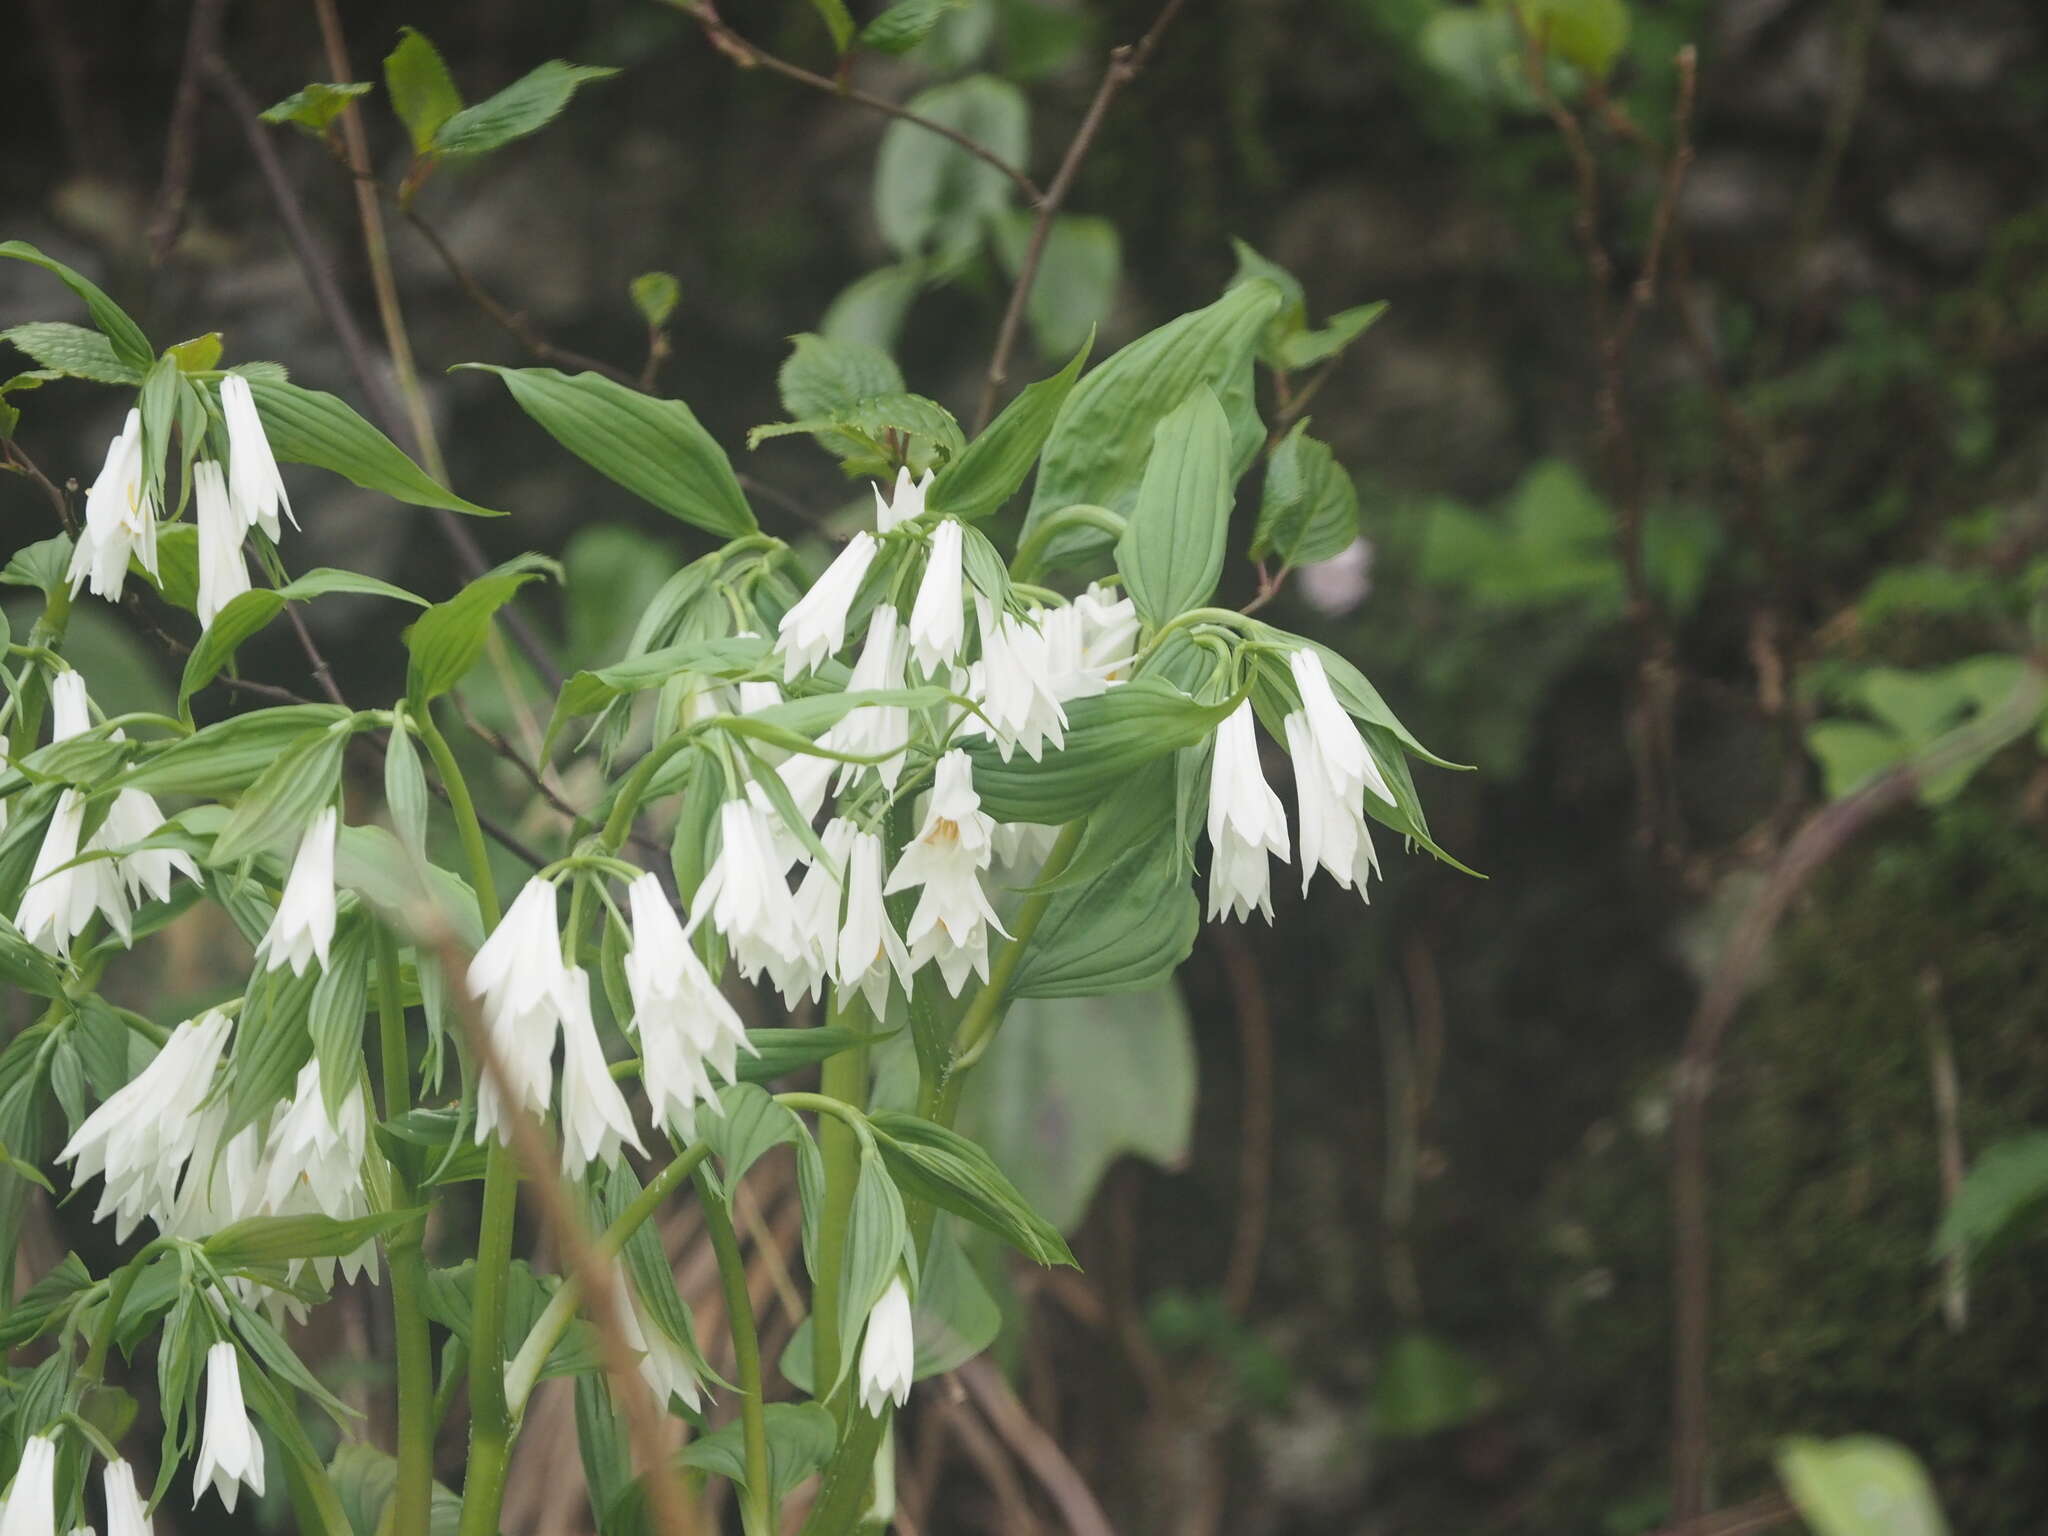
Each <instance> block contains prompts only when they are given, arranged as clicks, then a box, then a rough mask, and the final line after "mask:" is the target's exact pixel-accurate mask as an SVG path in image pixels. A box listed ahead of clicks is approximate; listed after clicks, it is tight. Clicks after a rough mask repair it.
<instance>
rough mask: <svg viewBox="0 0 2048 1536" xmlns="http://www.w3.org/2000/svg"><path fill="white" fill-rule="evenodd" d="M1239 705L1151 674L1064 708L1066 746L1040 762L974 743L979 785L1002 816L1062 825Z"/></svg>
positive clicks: (993, 812)
mask: <svg viewBox="0 0 2048 1536" xmlns="http://www.w3.org/2000/svg"><path fill="white" fill-rule="evenodd" d="M1236 707H1237V701H1236V700H1235V699H1231V700H1226V701H1225V702H1223V703H1221V704H1202V703H1198V702H1197V701H1195V700H1194V699H1191V698H1189V697H1188V696H1187V695H1186V694H1184V693H1181V692H1180V691H1179V690H1177V689H1175V688H1173V687H1171V686H1169V685H1168V684H1166V683H1162V682H1159V681H1156V680H1154V679H1150V678H1145V679H1140V680H1139V681H1137V682H1134V683H1127V684H1125V685H1123V686H1122V687H1118V688H1112V689H1110V690H1109V691H1108V692H1107V693H1102V694H1097V695H1096V696H1095V697H1094V698H1089V699H1075V700H1073V701H1072V702H1071V703H1069V704H1068V705H1067V707H1066V708H1067V731H1066V738H1067V744H1066V746H1065V747H1064V748H1063V749H1061V750H1059V751H1057V752H1052V751H1049V752H1047V753H1046V754H1045V756H1044V758H1043V760H1042V761H1040V762H1036V763H1034V762H1032V761H1031V760H1030V759H1029V758H1027V757H1025V756H1024V755H1023V754H1022V753H1017V754H1014V755H1013V756H1012V758H1011V760H1010V761H1009V762H1007V763H1006V762H1004V761H1003V760H1002V756H1001V754H1000V753H999V752H998V751H997V750H996V746H995V743H993V742H990V741H987V740H980V739H977V740H974V741H971V742H969V743H968V747H967V750H968V753H969V755H970V756H971V757H972V758H973V759H974V789H975V793H976V794H978V795H980V796H981V808H982V810H984V811H985V812H987V813H988V814H989V815H990V816H993V817H994V818H995V819H996V820H997V821H1028V822H1038V823H1041V824H1043V825H1047V826H1058V825H1061V824H1062V823H1064V822H1069V821H1073V820H1075V819H1076V818H1078V817H1081V816H1085V815H1087V814H1088V812H1090V811H1091V810H1093V809H1094V808H1095V807H1096V806H1098V805H1100V804H1101V803H1102V802H1103V801H1105V800H1107V799H1109V798H1110V797H1111V796H1112V795H1114V794H1116V793H1117V791H1118V790H1120V789H1122V788H1123V787H1124V785H1125V784H1126V783H1127V782H1128V781H1129V778H1130V776H1131V774H1132V773H1133V772H1135V771H1136V770H1137V769H1139V768H1142V767H1143V766H1144V765H1145V764H1147V763H1149V762H1152V761H1153V760H1154V759H1156V758H1159V757H1163V756H1164V755H1165V754H1167V753H1169V752H1173V751H1176V750H1178V749H1179V748H1181V747H1186V746H1192V745H1193V744H1194V743H1195V742H1198V741H1200V740H1202V739H1203V738H1204V737H1206V736H1207V735H1208V734H1209V733H1210V732H1211V731H1213V730H1214V729H1215V728H1216V724H1217V722H1218V721H1220V720H1221V719H1223V717H1224V716H1226V715H1228V714H1229V713H1230V712H1231V710H1232V709H1234V708H1236Z"/></svg>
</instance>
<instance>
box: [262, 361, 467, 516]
mask: <svg viewBox="0 0 2048 1536" xmlns="http://www.w3.org/2000/svg"><path fill="white" fill-rule="evenodd" d="M249 392H250V394H252V395H253V396H254V397H255V400H256V411H257V414H258V415H259V416H261V417H262V418H263V430H264V433H265V434H266V435H267V436H268V437H269V439H270V448H271V451H272V452H273V453H275V454H276V455H277V457H278V458H279V459H282V460H283V461H285V462H286V463H288V464H311V465H313V466H314V467H315V468H318V469H326V470H332V471H333V472H334V473H335V474H337V475H340V476H341V477H342V478H343V479H345V480H348V481H351V482H353V483H354V484H356V485H359V486H361V487H362V488H363V489H364V490H366V491H379V492H381V493H383V494H384V495H386V496H390V497H392V498H393V499H395V500H398V501H403V502H409V503H411V504H412V505H413V506H416V507H442V508H445V509H446V510H448V511H450V512H466V513H468V514H469V515H470V516H472V517H502V516H503V515H504V514H503V513H501V512H496V511H493V510H492V509H491V508H489V507H480V506H478V505H477V504H476V503H475V502H473V501H465V500H463V498H462V497H460V496H458V495H456V494H455V493H454V492H453V491H451V490H449V489H448V488H447V487H446V486H445V485H441V484H439V483H437V482H436V481H435V480H434V479H433V478H432V477H431V476H429V475H428V474H427V472H426V471H425V470H423V469H421V468H420V467H419V465H417V464H415V463H413V461H412V460H411V459H409V458H407V457H406V456H405V453H404V452H403V451H402V450H401V449H400V448H399V446H398V445H397V444H396V443H394V442H392V441H391V439H390V438H388V437H386V436H385V435H384V434H383V433H382V432H379V431H378V430H377V429H376V428H375V427H373V426H371V425H370V424H369V423H368V422H367V421H365V420H363V418H362V417H361V416H359V415H357V414H356V412H355V410H354V408H353V407H351V406H350V405H349V404H348V403H347V402H346V401H343V400H341V399H339V398H338V397H336V396H334V395H330V394H325V393H322V392H321V391H320V390H317V389H301V388H300V387H299V386H298V385H296V384H291V383H287V382H285V381H284V380H282V379H271V378H263V377H255V376H251V377H250V379H249Z"/></svg>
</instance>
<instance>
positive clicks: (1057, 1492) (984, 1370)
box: [953, 1356, 1116, 1536]
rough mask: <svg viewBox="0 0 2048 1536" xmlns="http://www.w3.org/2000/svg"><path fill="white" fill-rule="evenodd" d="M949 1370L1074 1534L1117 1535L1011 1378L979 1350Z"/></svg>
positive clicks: (1090, 1535) (1091, 1535)
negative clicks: (1019, 1398) (1020, 1398)
mask: <svg viewBox="0 0 2048 1536" xmlns="http://www.w3.org/2000/svg"><path fill="white" fill-rule="evenodd" d="M953 1374H954V1375H955V1376H956V1377H957V1378H958V1379H959V1381H960V1384H961V1385H962V1386H964V1387H966V1388H967V1395H968V1396H969V1397H971V1398H973V1399H974V1404H975V1406H976V1407H977V1408H979V1409H980V1410H981V1412H982V1414H983V1416H984V1417H986V1418H987V1420H988V1423H989V1427H990V1428H991V1429H993V1430H994V1431H995V1432H996V1433H997V1434H998V1435H1000V1436H1001V1437H1002V1439H1003V1442H1004V1444H1006V1445H1008V1446H1009V1448H1010V1450H1011V1451H1012V1452H1013V1453H1014V1454H1015V1455H1016V1457H1017V1459H1018V1460H1019V1461H1021V1462H1022V1463H1024V1465H1025V1467H1027V1468H1028V1469H1029V1470H1030V1472H1031V1475H1032V1476H1033V1477H1035V1478H1037V1479H1038V1483H1039V1486H1040V1487H1042V1488H1043V1489H1044V1490H1045V1491H1046V1495H1047V1496H1048V1497H1049V1498H1050V1499H1051V1500H1052V1502H1053V1507H1054V1508H1055V1509H1057V1510H1058V1511H1059V1512H1060V1518H1061V1519H1062V1520H1064V1521H1065V1522H1066V1524H1067V1529H1068V1530H1069V1531H1070V1532H1072V1533H1073V1536H1116V1527H1115V1526H1113V1525H1111V1524H1110V1522H1109V1517H1108V1516H1107V1515H1105V1514H1104V1513H1103V1512H1102V1506H1101V1505H1100V1504H1099V1503H1097V1502H1096V1499H1095V1495H1094V1494H1093V1493H1091V1492H1089V1491H1088V1484H1087V1482H1086V1481H1085V1480H1084V1479H1083V1478H1082V1476H1081V1474H1080V1473H1079V1472H1077V1471H1076V1470H1075V1469H1074V1464H1073V1463H1072V1462H1071V1461H1069V1460H1067V1456H1066V1452H1064V1451H1062V1450H1061V1449H1060V1447H1059V1444H1058V1442H1056V1441H1055V1440H1054V1439H1053V1438H1052V1436H1050V1435H1048V1434H1047V1433H1046V1432H1045V1431H1044V1430H1043V1429H1041V1428H1040V1427H1039V1424H1038V1421H1037V1420H1036V1419H1034V1418H1032V1417H1031V1415H1030V1414H1029V1413H1027V1412H1026V1411H1025V1409H1024V1405H1023V1404H1022V1403H1020V1402H1018V1401H1017V1395H1016V1394H1015V1393H1014V1392H1012V1391H1011V1390H1010V1386H1009V1383H1008V1382H1006V1381H1004V1380H1003V1378H1002V1377H1001V1376H1000V1375H999V1374H998V1373H997V1371H996V1368H995V1367H994V1366H993V1365H991V1364H990V1363H989V1361H988V1359H987V1357H986V1356H977V1357H976V1358H975V1359H972V1360H970V1361H968V1362H967V1363H966V1364H965V1365H963V1366H961V1367H960V1369H959V1370H957V1371H955V1372H954V1373H953Z"/></svg>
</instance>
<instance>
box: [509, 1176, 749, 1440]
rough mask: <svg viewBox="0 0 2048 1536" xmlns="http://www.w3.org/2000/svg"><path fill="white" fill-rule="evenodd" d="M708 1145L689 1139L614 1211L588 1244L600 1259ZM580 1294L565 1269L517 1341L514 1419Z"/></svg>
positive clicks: (615, 1250) (614, 1252)
mask: <svg viewBox="0 0 2048 1536" xmlns="http://www.w3.org/2000/svg"><path fill="white" fill-rule="evenodd" d="M710 1151H711V1148H710V1147H709V1146H708V1145H707V1144H706V1143H704V1142H701V1141H699V1142H694V1143H692V1144H691V1146H690V1147H689V1148H688V1150H686V1151H685V1152H684V1153H683V1154H682V1155H681V1156H680V1157H678V1158H676V1160H675V1161H674V1162H672V1163H670V1164H669V1165H668V1166H667V1167H666V1168H664V1169H662V1170H661V1172H660V1173H658V1174H656V1175H655V1176H654V1177H653V1178H652V1179H650V1180H648V1183H647V1187H646V1188H645V1189H643V1190H641V1191H640V1193H639V1194H638V1195H636V1196H635V1197H634V1199H633V1203H632V1204H631V1205H628V1206H627V1207H626V1208H625V1209H624V1210H623V1211H621V1212H619V1215H618V1219H617V1220H616V1221H614V1222H613V1223H612V1224H611V1225H610V1226H609V1227H606V1228H605V1230H604V1233H603V1235H602V1236H600V1237H599V1238H598V1239H597V1240H596V1241H595V1242H594V1243H592V1244H591V1250H592V1252H593V1253H595V1254H596V1255H597V1256H598V1257H599V1258H600V1259H602V1260H604V1261H605V1262H606V1263H609V1262H611V1261H612V1260H613V1259H616V1258H617V1257H618V1256H619V1255H620V1254H621V1253H623V1252H625V1250H626V1244H627V1242H628V1241H629V1240H630V1239H631V1238H632V1236H633V1234H634V1233H635V1232H637V1231H639V1230H640V1228H641V1227H642V1226H643V1225H645V1223H646V1221H647V1218H648V1217H650V1216H652V1215H653V1214H654V1213H655V1212H656V1211H658V1210H660V1209H661V1205H662V1202H663V1201H665V1200H666V1199H668V1197H669V1196H670V1195H672V1194H674V1193H675V1190H676V1186H677V1185H679V1184H681V1183H682V1182H683V1180H685V1179H687V1178H688V1177H689V1176H690V1175H691V1174H693V1173H695V1172H696V1171H697V1165H698V1164H699V1163H701V1162H703V1161H704V1159H705V1157H706V1156H708V1155H709V1153H710ZM582 1299H583V1284H582V1282H581V1281H580V1280H578V1279H577V1278H576V1277H575V1276H574V1275H570V1276H569V1277H568V1278H567V1279H565V1280H563V1282H562V1283H561V1285H560V1287H559V1288H557V1290H556V1291H555V1294H554V1295H553V1296H552V1297H550V1298H549V1299H548V1304H547V1308H546V1310H545V1311H543V1312H542V1313H541V1315H540V1316H539V1317H538V1318H536V1319H535V1320H534V1324H533V1329H532V1331H531V1332H529V1333H528V1334H527V1335H526V1342H525V1343H523V1344H521V1345H520V1346H519V1353H518V1355H517V1356H515V1357H514V1358H513V1361H512V1363H511V1365H509V1366H507V1367H506V1369H505V1400H506V1404H507V1406H508V1407H509V1408H510V1409H511V1413H512V1419H513V1422H514V1423H517V1422H518V1421H519V1419H520V1417H521V1416H522V1415H523V1414H524V1413H525V1411H526V1400H527V1398H528V1397H529V1396H530V1395H531V1394H532V1392H533V1388H534V1384H535V1383H536V1382H538V1381H539V1380H540V1372H541V1367H542V1366H543V1365H545V1364H546V1363H547V1358H548V1356H549V1355H550V1354H552V1353H553V1352H554V1348H555V1346H556V1345H557V1344H559V1343H560V1342H561V1339H562V1335H563V1334H564V1333H565V1332H567V1331H568V1327H569V1323H570V1320H571V1319H573V1318H574V1317H575V1316H576V1307H577V1305H578V1303H579V1302H581V1301H582Z"/></svg>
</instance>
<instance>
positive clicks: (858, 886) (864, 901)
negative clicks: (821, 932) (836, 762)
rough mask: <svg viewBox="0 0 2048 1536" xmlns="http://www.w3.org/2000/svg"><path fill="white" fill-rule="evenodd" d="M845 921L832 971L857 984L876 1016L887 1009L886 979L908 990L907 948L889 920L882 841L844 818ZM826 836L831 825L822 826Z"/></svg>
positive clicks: (847, 984)
mask: <svg viewBox="0 0 2048 1536" xmlns="http://www.w3.org/2000/svg"><path fill="white" fill-rule="evenodd" d="M833 825H834V826H840V827H844V828H845V829H846V830H845V833H844V834H843V836H844V839H845V844H846V854H845V860H846V921H845V923H844V925H843V926H842V927H841V928H840V930H839V942H838V951H837V955H836V959H835V964H834V969H833V975H834V977H835V978H837V980H838V982H839V984H840V985H841V986H842V987H859V988H860V989H861V992H862V994H863V995H864V996H865V997H866V998H867V1001H868V1008H869V1009H870V1011H872V1012H873V1014H874V1016H875V1018H876V1019H877V1020H878V1021H879V1020H880V1019H881V1018H882V1017H883V1016H884V1014H885V1013H886V1012H887V1011H888V1006H889V978H890V977H891V976H892V975H893V976H894V977H895V978H896V984H897V985H898V986H899V987H900V988H902V990H903V993H904V995H905V996H906V997H907V996H909V994H910V983H911V977H912V974H913V968H912V966H911V963H910V951H909V950H908V949H906V948H905V947H904V944H903V940H902V938H901V937H899V936H898V934H897V932H896V925H895V924H894V923H892V922H890V921H889V909H888V907H887V905H886V904H885V902H884V900H883V895H882V852H883V850H882V840H881V838H879V837H877V836H876V835H875V834H874V833H872V832H863V831H861V830H859V829H858V828H856V827H854V826H852V825H850V824H849V823H846V822H834V823H833ZM825 831H826V837H827V840H828V846H829V845H830V844H829V839H830V837H831V833H832V828H831V827H827V828H826V829H825Z"/></svg>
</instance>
